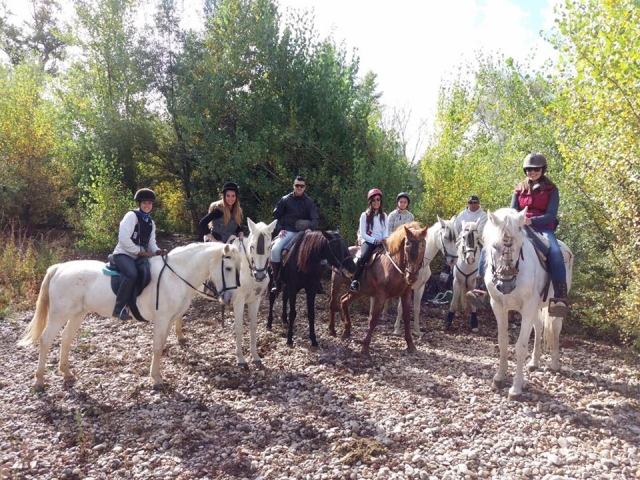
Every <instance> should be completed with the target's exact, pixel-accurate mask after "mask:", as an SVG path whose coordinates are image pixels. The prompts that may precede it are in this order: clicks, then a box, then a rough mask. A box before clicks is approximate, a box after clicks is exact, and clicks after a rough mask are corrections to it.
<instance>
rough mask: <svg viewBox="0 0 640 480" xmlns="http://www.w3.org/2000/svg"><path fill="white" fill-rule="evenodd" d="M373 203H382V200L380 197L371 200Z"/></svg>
mask: <svg viewBox="0 0 640 480" xmlns="http://www.w3.org/2000/svg"><path fill="white" fill-rule="evenodd" d="M371 201H372V202H381V201H382V199H381V198H380V197H375V198H372V199H371Z"/></svg>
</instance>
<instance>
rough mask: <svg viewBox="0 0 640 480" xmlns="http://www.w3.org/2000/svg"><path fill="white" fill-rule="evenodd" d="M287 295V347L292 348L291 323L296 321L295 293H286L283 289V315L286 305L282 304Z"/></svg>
mask: <svg viewBox="0 0 640 480" xmlns="http://www.w3.org/2000/svg"><path fill="white" fill-rule="evenodd" d="M287 293H289V295H288V297H289V298H288V299H289V328H288V329H287V346H289V347H293V323H294V322H295V320H296V315H297V312H296V293H295V292H293V291H292V292H286V291H285V290H284V289H283V290H282V299H283V302H282V303H283V306H284V310H283V315H284V314H286V303H285V302H284V298H285V297H287ZM284 318H285V323H286V317H284Z"/></svg>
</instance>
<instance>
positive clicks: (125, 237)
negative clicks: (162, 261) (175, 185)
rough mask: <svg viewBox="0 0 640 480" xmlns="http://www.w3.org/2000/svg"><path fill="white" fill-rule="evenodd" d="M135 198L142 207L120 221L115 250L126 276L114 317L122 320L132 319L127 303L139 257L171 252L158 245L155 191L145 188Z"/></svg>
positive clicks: (118, 296)
mask: <svg viewBox="0 0 640 480" xmlns="http://www.w3.org/2000/svg"><path fill="white" fill-rule="evenodd" d="M133 199H134V200H135V202H136V203H137V204H138V208H136V209H135V210H131V211H129V212H127V213H126V214H125V216H124V218H123V219H122V221H121V222H120V230H119V232H118V244H117V245H116V248H115V249H114V250H113V262H114V263H115V264H116V266H117V267H118V270H119V272H120V276H121V277H122V279H121V282H120V288H119V289H118V293H117V295H116V304H115V306H114V308H113V317H114V318H118V319H120V320H131V319H132V317H131V316H130V315H129V313H128V312H127V310H126V306H127V303H128V302H129V300H131V295H132V294H133V289H134V288H135V286H136V282H137V281H138V268H137V266H136V263H135V260H136V259H137V258H142V257H153V256H154V255H166V254H167V252H166V251H165V250H162V249H160V248H158V245H157V244H156V224H155V223H154V221H153V220H152V219H151V216H150V215H149V214H150V213H151V210H152V209H153V202H155V201H156V194H155V193H153V190H150V189H148V188H141V189H140V190H138V191H137V192H136V194H135V196H134V197H133Z"/></svg>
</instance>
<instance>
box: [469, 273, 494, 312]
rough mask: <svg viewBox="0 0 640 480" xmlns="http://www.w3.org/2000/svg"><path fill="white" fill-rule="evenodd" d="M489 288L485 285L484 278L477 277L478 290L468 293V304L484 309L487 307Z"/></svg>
mask: <svg viewBox="0 0 640 480" xmlns="http://www.w3.org/2000/svg"><path fill="white" fill-rule="evenodd" d="M488 299H489V295H487V287H486V286H485V285H484V278H483V277H481V276H480V275H478V276H477V277H476V288H475V289H474V290H470V291H468V292H467V302H469V303H470V304H471V305H472V306H474V307H476V308H484V307H485V306H486V305H487V300H488Z"/></svg>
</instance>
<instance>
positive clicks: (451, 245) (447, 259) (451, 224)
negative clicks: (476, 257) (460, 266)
mask: <svg viewBox="0 0 640 480" xmlns="http://www.w3.org/2000/svg"><path fill="white" fill-rule="evenodd" d="M438 224H439V225H438ZM438 224H437V226H438V238H437V240H438V248H439V249H440V251H441V252H442V254H443V255H444V263H445V264H447V265H448V266H450V267H453V266H454V265H455V264H456V262H457V261H458V248H457V246H456V241H457V239H458V231H457V230H456V216H455V215H454V216H453V217H451V220H443V219H441V218H440V216H438Z"/></svg>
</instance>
